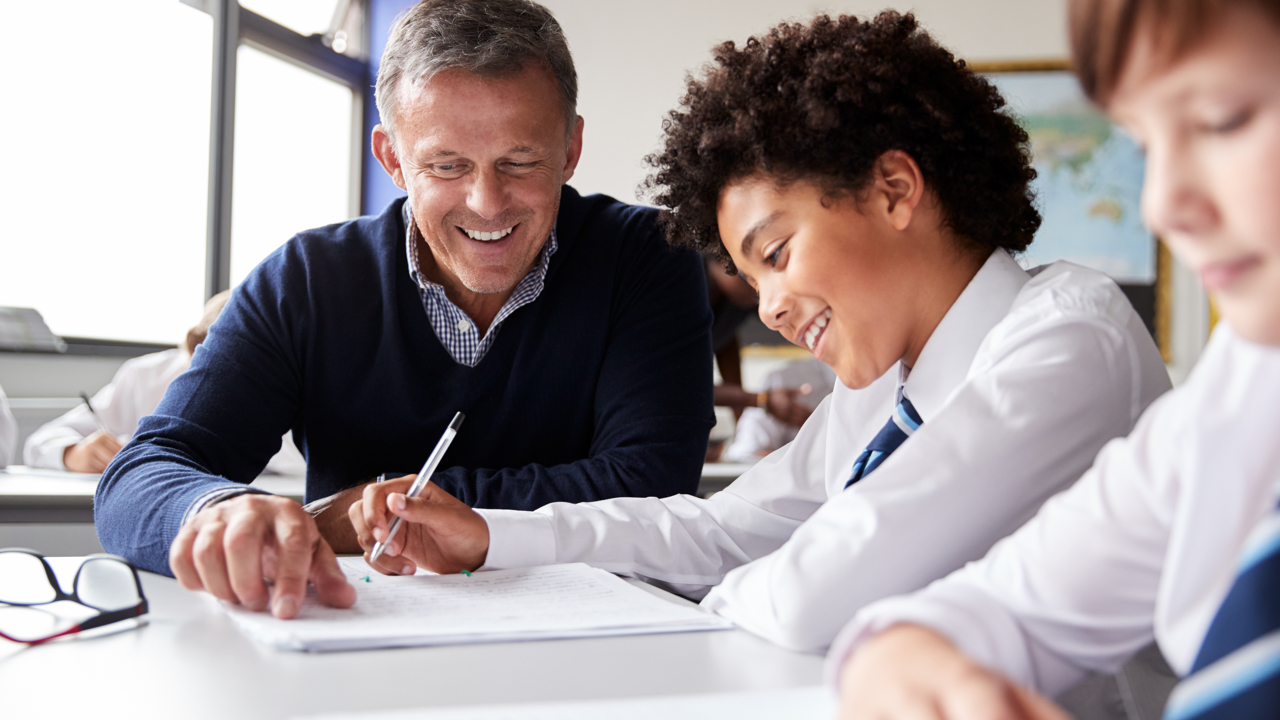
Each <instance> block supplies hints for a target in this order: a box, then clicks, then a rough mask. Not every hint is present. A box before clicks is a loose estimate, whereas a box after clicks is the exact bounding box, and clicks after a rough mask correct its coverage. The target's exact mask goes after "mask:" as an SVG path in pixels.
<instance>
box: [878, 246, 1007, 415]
mask: <svg viewBox="0 0 1280 720" xmlns="http://www.w3.org/2000/svg"><path fill="white" fill-rule="evenodd" d="M1030 279H1031V276H1030V275H1028V274H1027V272H1026V271H1025V270H1023V269H1022V268H1021V267H1019V266H1018V263H1017V262H1015V261H1014V259H1013V258H1012V257H1010V256H1009V253H1008V252H1006V251H1005V250H1003V249H997V250H996V251H995V252H993V253H991V256H990V257H988V258H987V261H986V262H985V263H984V264H983V265H982V268H981V269H980V270H978V274H977V275H974V276H973V279H972V280H970V281H969V285H968V286H967V287H965V289H964V292H962V293H960V297H958V298H956V301H955V303H953V304H952V305H951V308H950V309H949V310H947V314H946V315H944V316H943V318H942V322H940V323H938V327H937V328H935V329H934V331H933V334H932V335H930V336H929V339H928V341H926V342H925V345H924V349H923V350H921V351H920V357H919V358H917V359H916V364H915V367H912V368H911V369H910V371H909V372H908V371H907V370H906V368H905V367H903V368H901V369H900V372H901V374H900V375H899V377H900V378H902V381H903V384H904V392H905V394H906V396H907V397H908V398H910V399H911V404H912V405H913V406H914V407H915V408H916V410H918V411H919V412H920V416H921V417H922V418H924V421H925V422H928V421H929V418H931V417H933V416H934V415H936V414H937V413H938V412H939V411H940V410H941V409H942V406H943V405H945V404H946V403H947V401H948V400H950V399H951V394H952V393H953V392H955V390H956V389H957V388H959V387H960V385H961V383H963V382H964V379H965V377H966V376H968V374H969V367H970V366H971V365H972V364H973V358H974V356H975V355H977V353H978V348H979V347H981V345H982V341H983V340H984V339H985V338H986V337H987V333H989V332H991V329H992V328H994V327H995V326H996V325H997V324H999V323H1000V321H1001V320H1003V319H1004V316H1005V315H1007V314H1008V313H1009V308H1010V307H1012V306H1013V301H1014V299H1015V298H1017V296H1018V293H1019V292H1020V291H1021V290H1022V286H1023V285H1025V284H1026V283H1027V281H1028V280H1030Z"/></svg>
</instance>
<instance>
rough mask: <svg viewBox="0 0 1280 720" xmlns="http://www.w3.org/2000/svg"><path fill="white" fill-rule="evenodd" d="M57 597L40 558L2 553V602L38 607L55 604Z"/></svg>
mask: <svg viewBox="0 0 1280 720" xmlns="http://www.w3.org/2000/svg"><path fill="white" fill-rule="evenodd" d="M57 596H58V595H57V591H56V590H54V589H53V586H52V585H50V584H49V576H48V575H45V573H44V563H43V562H41V561H40V558H38V557H36V556H35V555H28V554H27V553H22V552H0V602H6V603H16V604H18V605H36V604H39V603H47V602H53V599H54V598H56V597H57Z"/></svg>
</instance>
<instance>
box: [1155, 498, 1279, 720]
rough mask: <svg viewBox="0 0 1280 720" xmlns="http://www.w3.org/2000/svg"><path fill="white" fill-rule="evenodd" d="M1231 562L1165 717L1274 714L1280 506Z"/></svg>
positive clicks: (1188, 719) (1246, 719)
mask: <svg viewBox="0 0 1280 720" xmlns="http://www.w3.org/2000/svg"><path fill="white" fill-rule="evenodd" d="M1237 564H1238V567H1237V568H1236V580H1235V584H1233V585H1232V586H1231V590H1229V591H1228V592H1227V597H1226V599H1225V600H1223V601H1222V605H1221V606H1220V607H1219V608H1218V613H1217V615H1215V616H1214V618H1213V622H1212V623H1210V625H1209V631H1208V632H1207V633H1205V636H1204V642H1203V644H1201V646H1200V652H1199V654H1198V655H1196V661H1195V664H1194V665H1192V667H1191V673H1190V674H1189V675H1187V677H1186V678H1185V679H1183V681H1182V682H1181V683H1179V684H1178V687H1177V688H1175V689H1174V691H1173V695H1171V696H1170V697H1169V704H1168V707H1166V708H1165V715H1164V717H1165V720H1218V719H1219V718H1239V719H1241V720H1253V719H1255V718H1271V719H1274V718H1280V508H1278V509H1276V510H1273V511H1272V513H1271V515H1270V516H1269V517H1268V518H1267V519H1266V520H1264V521H1263V522H1262V523H1261V524H1260V525H1259V526H1258V527H1257V528H1256V529H1255V530H1254V532H1253V533H1252V534H1251V535H1250V536H1249V540H1248V542H1246V543H1245V547H1244V551H1243V552H1241V554H1240V560H1239V562H1238V563H1237Z"/></svg>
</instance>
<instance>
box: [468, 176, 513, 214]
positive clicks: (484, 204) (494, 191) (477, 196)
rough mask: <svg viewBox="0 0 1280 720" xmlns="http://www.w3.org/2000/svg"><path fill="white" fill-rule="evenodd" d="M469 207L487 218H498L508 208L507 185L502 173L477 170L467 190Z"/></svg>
mask: <svg viewBox="0 0 1280 720" xmlns="http://www.w3.org/2000/svg"><path fill="white" fill-rule="evenodd" d="M467 209H469V210H471V212H473V213H475V214H477V215H479V216H480V217H482V218H485V219H493V218H496V217H498V216H499V215H501V214H502V211H503V210H506V209H507V186H506V182H504V178H503V177H502V174H501V173H499V172H496V171H494V170H492V169H482V170H477V171H476V173H475V175H474V176H473V179H472V181H471V187H470V189H469V190H468V192H467ZM491 229H497V228H491Z"/></svg>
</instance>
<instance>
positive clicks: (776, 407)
mask: <svg viewBox="0 0 1280 720" xmlns="http://www.w3.org/2000/svg"><path fill="white" fill-rule="evenodd" d="M811 392H813V386H812V385H810V384H809V383H805V384H803V385H801V386H800V387H798V388H780V389H778V390H770V391H769V395H768V401H767V402H766V403H765V412H767V413H769V414H770V415H772V416H774V417H776V418H778V419H779V420H781V421H782V422H783V423H785V424H787V425H791V426H793V427H800V426H801V425H803V424H804V421H805V420H808V419H809V416H810V415H812V414H813V408H811V407H809V406H808V405H803V404H801V403H799V402H796V400H797V398H800V397H803V396H805V395H808V394H809V393H811Z"/></svg>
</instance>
